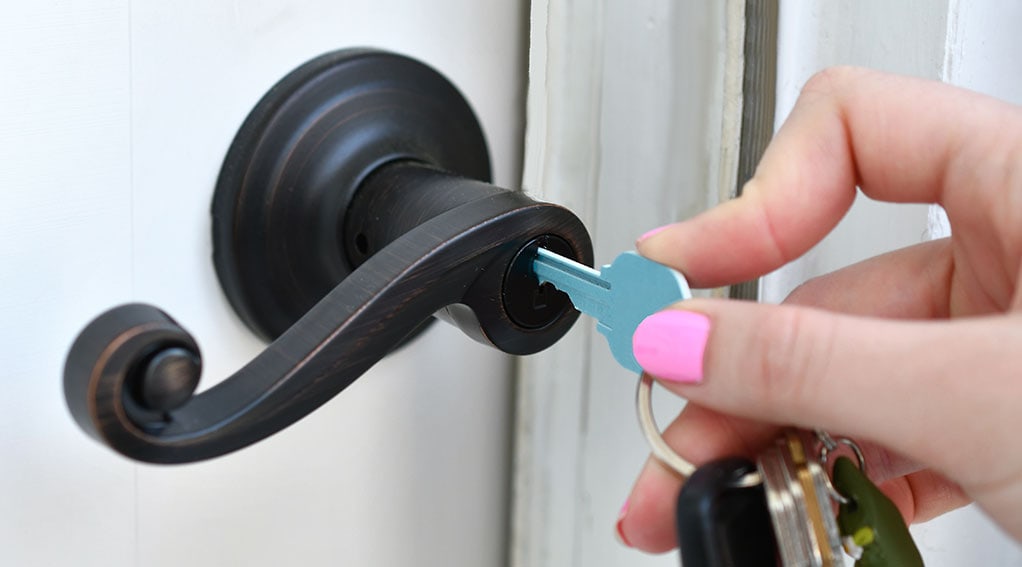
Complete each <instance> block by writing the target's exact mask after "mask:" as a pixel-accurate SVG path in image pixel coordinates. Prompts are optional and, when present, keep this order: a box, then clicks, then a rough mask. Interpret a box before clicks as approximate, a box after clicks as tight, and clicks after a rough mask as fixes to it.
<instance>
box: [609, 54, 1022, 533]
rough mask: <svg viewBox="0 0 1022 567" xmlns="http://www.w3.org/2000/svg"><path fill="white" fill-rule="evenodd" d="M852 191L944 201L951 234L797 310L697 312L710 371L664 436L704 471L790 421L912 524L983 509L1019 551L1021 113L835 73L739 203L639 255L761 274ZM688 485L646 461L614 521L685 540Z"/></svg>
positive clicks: (808, 242) (698, 307)
mask: <svg viewBox="0 0 1022 567" xmlns="http://www.w3.org/2000/svg"><path fill="white" fill-rule="evenodd" d="M856 186H858V187H859V188H860V189H861V191H862V192H863V193H864V194H866V195H867V196H869V197H870V198H873V199H876V200H880V201H889V202H893V203H937V204H940V205H942V206H943V207H944V209H945V210H946V211H947V213H948V217H949V218H950V221H951V226H952V234H953V236H952V237H951V238H949V239H944V240H937V241H933V242H927V243H924V244H920V245H917V246H912V247H909V248H905V249H901V250H898V251H895V252H891V253H888V254H885V255H883V256H879V257H876V258H872V259H870V260H867V261H864V262H862V263H859V264H856V265H853V266H850V267H848V268H845V269H843V270H840V271H837V272H834V273H831V274H828V275H826V276H822V277H820V278H817V279H814V280H811V281H809V282H807V283H806V284H804V285H803V286H802V287H800V288H799V289H797V290H796V291H795V292H794V293H793V294H792V295H791V296H790V297H789V298H788V299H787V300H786V302H785V304H784V305H762V304H755V303H750V302H738V301H726V300H693V301H690V302H685V304H684V305H683V306H684V308H685V309H687V310H692V311H698V312H700V313H703V314H705V315H707V316H708V317H709V318H710V320H711V330H710V336H709V340H708V342H707V347H706V350H705V352H704V355H703V364H704V377H703V381H702V382H701V383H699V384H676V383H669V382H666V381H663V382H661V383H662V384H663V385H664V386H665V387H666V388H668V389H670V390H672V391H674V392H675V393H677V394H678V395H680V396H682V397H684V398H686V399H688V400H689V402H690V403H689V404H688V405H687V406H686V408H685V410H684V411H683V412H682V413H681V415H680V416H679V417H678V418H677V419H676V420H675V421H674V422H673V424H671V425H670V426H669V427H668V428H667V429H666V431H665V433H664V437H665V439H666V440H667V442H668V443H669V444H670V445H671V446H672V447H674V449H675V450H676V451H678V452H679V453H680V454H681V455H682V456H684V457H686V458H688V459H689V460H691V461H693V462H694V463H696V464H699V463H703V462H706V461H708V460H711V459H713V458H717V457H721V456H724V455H745V456H752V455H755V454H756V453H757V452H758V451H759V450H760V449H761V448H762V447H764V446H765V445H766V443H768V442H769V441H770V440H771V439H773V438H774V437H775V436H776V435H777V433H778V431H779V425H780V424H783V425H791V426H796V427H802V428H813V427H822V428H824V429H826V430H828V431H830V432H831V433H832V434H834V435H835V436H837V435H845V436H848V437H851V438H853V439H855V440H857V441H859V442H860V444H862V445H864V446H865V449H866V453H867V454H866V458H867V461H868V463H869V467H870V473H871V476H872V477H873V479H874V480H875V481H879V482H881V488H882V489H883V490H884V492H885V493H886V494H887V495H888V496H889V497H890V498H891V499H892V500H893V501H894V502H895V504H896V505H897V506H898V508H899V510H900V511H901V513H902V514H903V515H904V516H905V518H906V519H907V520H908V521H923V520H926V519H929V518H932V517H934V516H937V515H939V514H942V513H944V512H946V511H948V510H951V509H954V508H957V507H959V506H962V505H964V504H966V503H968V502H969V501H971V500H974V501H975V502H977V503H978V504H979V506H981V507H982V508H983V510H985V511H986V513H987V514H988V515H989V516H990V517H991V518H993V520H994V521H996V522H997V523H998V524H999V525H1000V526H1001V527H1003V528H1004V529H1005V530H1006V531H1007V532H1008V533H1009V534H1010V535H1012V536H1013V537H1015V538H1016V539H1020V538H1022V442H1019V432H1020V431H1022V294H1020V292H1019V285H1018V282H1019V272H1020V264H1022V262H1020V260H1022V109H1020V108H1018V107H1015V106H1012V105H1009V104H1006V103H1003V102H1000V101H997V100H995V99H992V98H988V97H984V96H982V95H978V94H975V93H971V92H968V91H965V90H961V89H957V88H954V87H951V86H947V85H943V84H939V83H935V82H929V81H923V80H917V79H910V78H905V77H898V76H892V75H886V74H882V73H878V72H874V71H869V70H864V69H855V68H834V69H829V70H827V71H824V72H822V73H819V74H817V75H816V76H814V77H813V78H812V79H811V80H810V81H809V82H808V83H807V84H806V85H805V88H804V89H803V91H802V94H801V96H800V98H799V100H798V102H797V103H796V105H795V108H794V110H793V111H792V113H791V115H790V117H789V118H788V119H787V121H786V122H785V124H784V126H783V127H782V128H781V130H780V131H779V132H778V135H777V136H776V138H775V139H774V141H773V142H772V143H771V144H770V146H769V148H768V149H767V151H766V153H765V154H764V156H763V160H762V162H761V163H760V165H759V167H758V168H757V171H756V174H755V176H754V178H753V179H752V180H750V181H749V183H748V184H747V185H746V187H745V189H744V192H743V196H742V197H741V198H739V199H736V200H734V201H731V202H728V203H725V204H723V205H721V206H719V207H716V208H714V209H712V210H710V211H707V212H705V213H703V214H701V215H699V216H697V217H695V218H692V219H690V220H687V221H685V222H681V223H678V224H675V225H672V226H671V227H670V228H667V229H665V230H662V231H660V232H658V233H656V234H654V235H653V236H650V237H649V238H647V239H645V240H643V241H641V242H639V243H638V244H637V247H638V250H639V252H640V253H642V254H643V255H645V256H647V257H649V258H651V259H653V260H656V261H658V262H661V263H664V264H668V265H671V266H673V267H675V268H677V269H678V270H680V271H681V272H682V273H684V274H685V275H686V276H687V277H688V279H689V281H690V282H691V283H692V284H693V286H695V287H714V286H720V285H726V284H731V283H734V282H739V281H744V280H748V279H751V278H755V277H758V276H760V275H763V274H765V273H767V272H770V271H771V270H774V269H776V268H778V267H780V266H782V265H784V264H786V263H787V262H789V261H791V260H793V259H795V258H797V257H799V256H800V255H802V254H803V253H805V252H806V251H807V250H808V249H809V248H810V247H812V246H813V245H814V244H816V243H817V242H819V241H820V240H821V239H822V238H823V237H824V236H825V235H826V234H827V233H828V232H830V230H831V229H833V228H834V226H835V225H836V224H837V223H838V221H839V220H840V219H841V217H842V216H843V214H844V213H845V212H846V211H847V210H848V208H849V207H850V206H851V204H852V200H853V199H854V198H855V195H856ZM693 243H698V246H693ZM674 308H680V306H675V307H674ZM734 353H741V355H740V356H735V355H734ZM680 486H681V480H680V479H679V478H678V477H677V476H676V475H674V474H673V473H672V472H670V471H668V470H667V469H665V468H664V467H663V466H662V465H660V463H659V462H656V461H655V460H652V459H651V460H649V461H648V462H647V463H646V465H645V467H644V468H643V470H642V472H641V473H640V475H639V477H638V480H637V481H636V483H635V486H634V487H633V490H632V493H631V495H630V496H629V499H628V509H627V513H626V514H625V516H624V517H623V518H622V519H621V521H620V525H619V530H620V534H621V535H622V537H623V539H625V540H626V542H627V543H628V544H630V545H631V546H633V547H636V548H638V549H641V550H645V551H648V552H664V551H668V550H670V549H672V548H673V547H674V546H675V535H674V533H673V531H674V526H673V523H674V522H673V514H674V511H673V510H672V509H671V508H672V506H673V503H674V500H675V498H676V495H677V492H678V490H679V488H680Z"/></svg>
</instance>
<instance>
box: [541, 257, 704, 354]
mask: <svg viewBox="0 0 1022 567" xmlns="http://www.w3.org/2000/svg"><path fill="white" fill-rule="evenodd" d="M532 269H533V272H535V275H536V278H537V279H539V281H540V283H550V284H553V286H554V287H556V288H557V289H559V290H561V291H563V292H564V293H566V294H568V297H569V298H570V299H571V303H572V305H574V306H575V309H578V310H579V311H581V312H583V313H585V314H586V315H589V316H590V317H593V318H595V319H596V320H597V321H598V322H599V323H598V325H597V329H599V331H600V332H601V333H603V335H604V336H606V337H607V342H608V343H610V352H611V354H613V355H614V358H615V359H616V360H617V361H618V363H619V364H621V366H624V367H625V368H627V369H628V370H631V371H632V372H635V373H637V374H638V373H642V368H641V367H640V366H639V363H638V362H636V360H635V356H634V355H633V354H632V335H634V334H635V329H636V328H638V326H639V323H641V322H642V320H643V319H645V318H646V317H648V316H650V315H652V314H653V313H656V312H657V311H659V310H661V309H663V308H664V307H667V306H669V305H671V304H672V303H676V302H678V301H681V300H683V299H688V298H690V297H692V294H691V292H689V289H688V282H686V281H685V278H684V277H683V276H682V275H681V274H679V273H678V272H676V271H674V270H672V269H671V268H668V267H667V266H664V265H662V264H657V263H656V262H654V261H652V260H647V259H646V258H643V257H642V256H639V255H638V254H636V253H635V252H625V253H623V254H621V255H620V256H618V257H617V258H615V259H614V262H613V263H611V264H609V265H607V266H604V267H603V269H602V270H600V271H596V270H594V269H592V268H590V267H589V266H585V265H582V264H579V263H578V262H575V261H574V260H570V259H568V258H565V257H563V256H559V255H557V254H555V253H553V252H551V251H549V250H545V249H542V248H541V249H539V250H538V251H537V252H536V258H535V260H534V261H533V264H532Z"/></svg>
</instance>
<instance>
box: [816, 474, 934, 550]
mask: <svg viewBox="0 0 1022 567" xmlns="http://www.w3.org/2000/svg"><path fill="white" fill-rule="evenodd" d="M832 482H833V484H834V488H835V489H837V491H838V492H839V493H840V494H841V496H843V497H844V498H845V499H846V500H847V502H843V503H842V504H841V505H840V509H839V511H838V516H837V523H838V528H839V529H840V530H841V535H842V537H843V538H844V541H845V549H846V551H848V553H849V554H851V555H852V556H853V557H855V558H856V561H855V567H889V566H892V565H897V566H898V567H916V566H918V567H922V565H923V558H922V556H921V555H920V554H919V549H918V548H916V544H915V542H914V541H912V535H911V534H910V533H909V531H908V526H906V525H905V520H904V519H902V517H901V512H899V511H898V508H897V506H895V505H894V503H893V502H891V500H890V499H889V498H887V496H885V495H884V493H883V492H881V491H880V489H879V488H877V487H876V485H875V484H873V482H872V481H870V480H869V478H868V477H867V476H866V475H865V474H864V473H863V472H862V470H861V469H860V468H859V467H858V466H857V465H856V464H855V463H854V462H853V461H852V460H851V459H849V458H847V457H838V459H837V460H836V461H835V462H834V472H833V476H832Z"/></svg>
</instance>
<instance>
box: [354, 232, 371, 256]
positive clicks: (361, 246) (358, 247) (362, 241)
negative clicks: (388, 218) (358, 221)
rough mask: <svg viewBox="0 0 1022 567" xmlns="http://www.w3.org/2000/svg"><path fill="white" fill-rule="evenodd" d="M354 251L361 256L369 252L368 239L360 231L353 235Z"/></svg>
mask: <svg viewBox="0 0 1022 567" xmlns="http://www.w3.org/2000/svg"><path fill="white" fill-rule="evenodd" d="M355 251H356V252H358V253H359V254H361V255H362V256H366V255H368V254H369V239H368V238H366V235H365V234H364V233H362V232H360V233H358V234H357V235H356V236H355Z"/></svg>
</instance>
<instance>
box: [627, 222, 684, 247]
mask: <svg viewBox="0 0 1022 567" xmlns="http://www.w3.org/2000/svg"><path fill="white" fill-rule="evenodd" d="M674 224H675V223H671V224H665V225H663V226H658V227H656V228H654V229H652V230H650V231H647V232H645V233H643V234H642V236H640V237H639V238H637V239H636V240H635V248H636V250H639V251H640V252H641V251H642V246H643V244H644V243H645V242H646V241H648V240H649V239H650V238H653V237H654V236H656V235H657V234H660V233H661V232H663V231H665V230H667V229H669V228H671V227H672V226H674Z"/></svg>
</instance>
